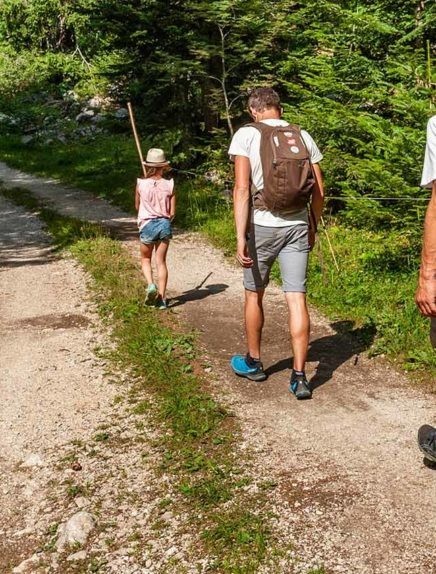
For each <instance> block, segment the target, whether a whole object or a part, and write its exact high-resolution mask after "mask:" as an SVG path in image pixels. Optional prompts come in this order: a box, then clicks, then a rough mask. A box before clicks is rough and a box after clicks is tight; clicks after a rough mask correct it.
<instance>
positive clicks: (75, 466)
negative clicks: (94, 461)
mask: <svg viewBox="0 0 436 574" xmlns="http://www.w3.org/2000/svg"><path fill="white" fill-rule="evenodd" d="M71 468H72V469H73V470H76V471H79V470H82V465H81V464H80V462H79V461H78V460H75V461H74V462H73V464H72V465H71Z"/></svg>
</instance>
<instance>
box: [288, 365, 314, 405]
mask: <svg viewBox="0 0 436 574" xmlns="http://www.w3.org/2000/svg"><path fill="white" fill-rule="evenodd" d="M289 390H290V391H291V393H294V395H295V396H296V398H297V399H298V400H299V401H301V400H305V399H311V398H312V391H311V389H310V387H309V383H308V382H307V379H306V375H305V374H304V373H302V374H297V373H296V372H295V371H292V375H291V381H290V383H289Z"/></svg>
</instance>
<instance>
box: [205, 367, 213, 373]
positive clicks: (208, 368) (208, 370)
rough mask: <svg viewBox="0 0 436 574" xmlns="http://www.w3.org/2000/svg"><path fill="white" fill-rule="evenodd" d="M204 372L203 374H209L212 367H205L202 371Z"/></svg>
mask: <svg viewBox="0 0 436 574" xmlns="http://www.w3.org/2000/svg"><path fill="white" fill-rule="evenodd" d="M204 372H205V373H211V372H212V367H206V368H205V369H204Z"/></svg>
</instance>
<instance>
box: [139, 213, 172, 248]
mask: <svg viewBox="0 0 436 574" xmlns="http://www.w3.org/2000/svg"><path fill="white" fill-rule="evenodd" d="M172 236H173V230H172V228H171V221H170V220H169V219H167V218H166V217H156V219H150V221H149V222H148V223H146V224H145V225H144V227H142V229H141V231H140V232H139V240H140V241H141V243H145V244H148V243H157V242H158V241H165V240H168V239H171V238H172Z"/></svg>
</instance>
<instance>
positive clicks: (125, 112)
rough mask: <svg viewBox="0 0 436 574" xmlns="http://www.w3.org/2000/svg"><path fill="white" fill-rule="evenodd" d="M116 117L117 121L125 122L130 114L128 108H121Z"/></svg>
mask: <svg viewBox="0 0 436 574" xmlns="http://www.w3.org/2000/svg"><path fill="white" fill-rule="evenodd" d="M114 115H115V117H116V118H117V120H125V119H126V118H127V117H128V116H129V112H128V110H126V108H119V109H118V110H117V111H116V112H115V114H114Z"/></svg>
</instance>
